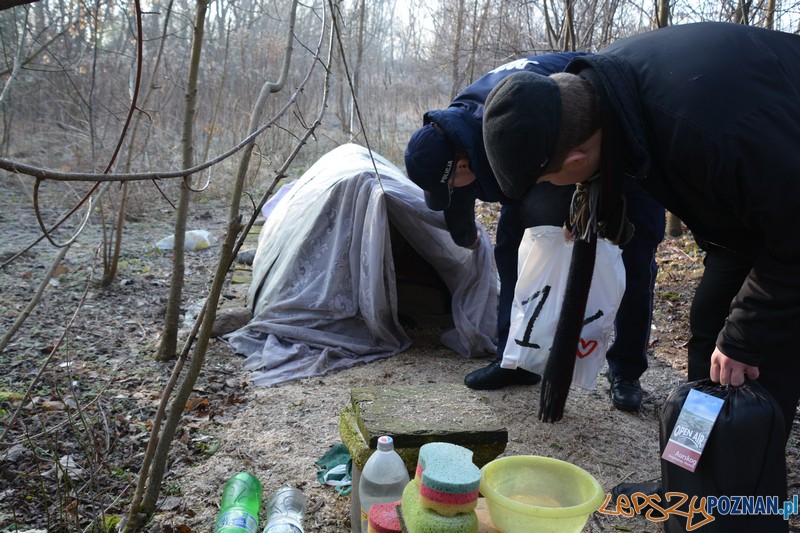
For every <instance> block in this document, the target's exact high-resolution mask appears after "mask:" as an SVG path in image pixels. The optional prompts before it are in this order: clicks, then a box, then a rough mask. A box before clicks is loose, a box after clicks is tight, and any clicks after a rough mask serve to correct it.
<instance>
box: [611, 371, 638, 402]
mask: <svg viewBox="0 0 800 533" xmlns="http://www.w3.org/2000/svg"><path fill="white" fill-rule="evenodd" d="M607 377H608V382H609V383H611V389H610V390H609V394H611V403H612V404H613V405H614V407H616V408H617V409H619V410H620V411H638V410H639V408H640V407H641V406H642V386H641V385H640V384H639V380H638V379H628V378H626V377H624V376H620V375H619V374H615V373H614V372H612V371H611V370H609V371H608V374H607Z"/></svg>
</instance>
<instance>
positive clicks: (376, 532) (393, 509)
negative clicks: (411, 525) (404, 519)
mask: <svg viewBox="0 0 800 533" xmlns="http://www.w3.org/2000/svg"><path fill="white" fill-rule="evenodd" d="M399 505H400V501H396V502H394V503H376V504H374V505H373V506H372V507H370V508H369V526H368V528H367V533H402V529H400V518H399V517H398V516H397V507H398V506H399Z"/></svg>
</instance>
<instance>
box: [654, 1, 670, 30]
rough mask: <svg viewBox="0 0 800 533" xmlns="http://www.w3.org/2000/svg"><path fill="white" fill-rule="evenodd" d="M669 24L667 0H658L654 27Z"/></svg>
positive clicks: (664, 26) (662, 26) (663, 26)
mask: <svg viewBox="0 0 800 533" xmlns="http://www.w3.org/2000/svg"><path fill="white" fill-rule="evenodd" d="M668 25H669V0H658V5H657V6H656V28H666V27H667V26H668Z"/></svg>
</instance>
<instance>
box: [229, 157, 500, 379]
mask: <svg viewBox="0 0 800 533" xmlns="http://www.w3.org/2000/svg"><path fill="white" fill-rule="evenodd" d="M373 157H374V160H375V165H376V166H377V171H378V174H379V175H380V178H381V179H380V181H379V180H378V179H377V177H376V174H375V167H374V166H373V161H372V159H371V158H370V156H369V152H368V151H367V150H366V149H365V148H363V147H361V146H358V145H355V144H346V145H343V146H340V147H338V148H336V149H334V150H332V151H330V152H328V153H327V154H325V155H324V156H322V157H321V158H320V159H319V160H318V161H317V162H316V163H315V164H314V165H313V166H312V167H311V168H310V169H308V171H306V172H305V173H304V174H303V175H302V176H301V177H300V179H299V180H298V181H297V182H295V183H294V184H293V186H292V188H291V189H290V190H289V191H288V192H287V193H286V194H285V196H284V197H283V198H282V199H281V200H280V201H279V202H278V203H277V204H276V205H275V206H274V208H273V209H272V211H271V213H270V215H269V218H268V219H267V220H266V222H265V224H264V227H263V228H262V230H261V235H260V237H259V243H258V250H257V252H256V256H255V259H254V262H253V281H252V285H251V287H250V290H249V292H248V305H250V306H251V307H252V308H253V320H252V321H251V322H250V323H249V324H247V325H246V326H245V327H243V328H242V329H239V330H237V331H235V332H233V333H232V334H230V335H229V336H228V337H227V339H228V341H229V343H230V345H231V347H232V348H233V349H234V350H235V351H236V352H237V353H239V354H242V355H245V356H246V357H247V359H246V361H245V369H247V370H250V371H252V379H253V382H254V383H255V384H257V385H261V386H270V385H275V384H278V383H281V382H285V381H290V380H294V379H298V378H301V377H308V376H319V375H322V374H325V373H327V372H329V371H331V370H335V369H340V368H346V367H349V366H352V365H354V364H357V363H363V362H367V361H371V360H374V359H378V358H383V357H389V356H392V355H395V354H397V353H400V352H401V351H403V350H405V349H407V348H408V347H409V346H410V345H411V341H410V339H409V337H408V335H407V334H406V332H405V331H404V330H403V328H402V327H401V325H400V323H399V321H398V316H397V291H396V288H395V277H394V261H393V258H392V248H391V242H390V237H389V231H390V230H389V226H390V225H389V221H391V223H392V225H393V226H394V227H395V228H396V229H397V230H398V231H399V233H400V234H401V235H402V236H403V238H404V239H405V240H406V241H407V242H408V244H410V245H411V246H412V247H413V248H414V250H415V251H416V252H417V253H418V254H419V255H421V256H422V257H423V258H424V259H425V260H426V261H427V262H428V263H429V264H430V265H431V266H432V267H433V268H434V269H435V270H436V272H437V273H438V274H439V276H440V277H441V279H442V280H443V281H444V282H445V283H446V284H447V288H448V290H449V292H450V294H451V295H452V300H451V312H452V315H453V324H454V326H455V328H454V329H452V330H449V331H445V332H444V333H443V335H442V338H441V340H442V343H443V344H444V345H445V346H447V347H449V348H450V349H452V350H454V351H455V352H457V353H459V354H461V355H462V356H464V357H467V358H472V357H482V356H487V355H493V354H494V351H495V346H494V339H495V329H496V313H497V309H496V307H497V274H496V268H495V265H494V258H493V255H492V246H491V244H490V242H489V239H488V237H487V235H486V232H485V231H484V230H483V228H480V232H481V246H480V247H479V248H478V249H477V250H475V251H470V250H467V249H464V248H460V247H458V246H456V245H455V244H454V243H453V242H452V240H451V238H450V235H449V233H448V232H447V230H446V228H445V224H444V217H443V216H442V213H439V212H432V211H430V210H429V209H428V208H427V207H426V206H425V202H424V200H423V197H422V191H421V190H420V189H419V188H418V187H417V186H416V185H414V184H413V183H412V182H411V181H410V180H409V179H408V178H407V177H406V176H405V175H404V174H403V172H402V171H401V170H400V169H398V168H397V167H396V166H394V165H393V164H391V163H390V162H389V161H387V160H386V159H384V158H383V157H381V156H379V155H378V154H375V153H374V152H373Z"/></svg>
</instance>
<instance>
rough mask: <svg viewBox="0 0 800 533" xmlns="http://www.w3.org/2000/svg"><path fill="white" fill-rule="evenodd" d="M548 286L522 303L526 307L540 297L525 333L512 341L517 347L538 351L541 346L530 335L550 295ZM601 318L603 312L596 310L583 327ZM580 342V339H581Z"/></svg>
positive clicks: (584, 322)
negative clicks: (532, 340)
mask: <svg viewBox="0 0 800 533" xmlns="http://www.w3.org/2000/svg"><path fill="white" fill-rule="evenodd" d="M550 288H551V287H550V285H545V286H544V287H543V288H542V290H540V291H536V292H535V293H533V296H531V297H530V298H528V299H527V300H525V301H524V302H522V305H527V304H529V303H530V302H532V301H533V300H535V299H536V298H539V297H541V299H540V300H539V302H538V303H537V304H536V307H535V308H534V309H533V313H531V317H530V319H529V320H528V324H527V326H526V327H525V332H524V334H523V335H522V339H514V342H516V343H517V344H518V345H519V346H524V347H525V348H534V349H539V348H541V346H539V345H538V344H536V343H534V342H531V333H532V332H533V325H534V323H535V322H536V319H537V318H538V317H539V313H541V312H542V307H544V303H545V302H546V301H547V297H548V296H549V295H550ZM602 316H603V310H602V309H598V310H597V312H596V313H595V314H593V315H592V316H590V317H587V318H586V319H585V320H584V321H583V326H584V327H586V325H587V324H591V323H592V322H594V321H595V320H598V319H599V318H600V317H602ZM581 340H582V339H581Z"/></svg>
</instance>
